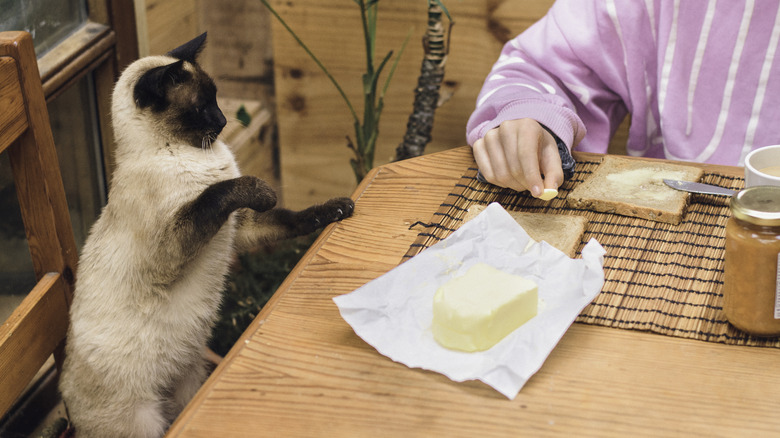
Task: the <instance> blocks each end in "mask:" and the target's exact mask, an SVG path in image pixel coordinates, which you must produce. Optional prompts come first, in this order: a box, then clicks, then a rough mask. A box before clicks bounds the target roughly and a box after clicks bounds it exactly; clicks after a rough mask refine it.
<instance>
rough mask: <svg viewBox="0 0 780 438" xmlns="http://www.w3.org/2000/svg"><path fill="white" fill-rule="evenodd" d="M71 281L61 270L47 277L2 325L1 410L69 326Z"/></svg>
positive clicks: (0, 348)
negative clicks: (68, 280)
mask: <svg viewBox="0 0 780 438" xmlns="http://www.w3.org/2000/svg"><path fill="white" fill-rule="evenodd" d="M66 288H67V284H66V283H65V281H64V280H63V278H62V277H61V276H60V275H59V274H57V273H53V272H52V273H48V274H45V275H44V276H43V278H42V279H41V281H39V282H38V284H37V285H36V286H35V288H34V289H33V290H32V291H31V292H30V293H29V294H28V295H27V296H26V297H25V299H24V300H23V301H22V303H21V304H20V305H19V307H18V308H17V309H16V310H15V311H14V312H13V314H11V316H10V317H9V318H8V319H7V320H6V321H5V322H4V323H3V325H2V326H0V388H3V390H2V391H0V412H6V411H7V410H8V408H9V407H10V406H11V405H12V404H13V402H14V401H15V400H16V397H17V396H18V395H19V394H20V393H21V392H22V390H23V389H24V388H25V387H26V386H27V384H28V382H29V381H30V380H31V379H32V378H33V376H35V373H37V372H38V370H39V369H40V368H41V365H43V363H44V362H45V361H46V359H48V358H49V356H51V354H52V351H54V349H55V347H57V345H58V344H59V343H60V342H62V340H63V339H65V332H66V331H67V329H68V313H67V311H66V309H67V308H68V303H67V300H66V296H65V294H63V293H62V291H63V290H66Z"/></svg>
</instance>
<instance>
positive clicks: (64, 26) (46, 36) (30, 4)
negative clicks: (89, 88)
mask: <svg viewBox="0 0 780 438" xmlns="http://www.w3.org/2000/svg"><path fill="white" fill-rule="evenodd" d="M86 20H87V8H86V2H85V1H84V0H34V1H30V0H0V31H2V30H26V31H27V32H30V34H31V35H32V37H33V42H34V43H35V53H36V54H37V55H38V56H39V57H40V56H41V55H43V54H44V53H46V52H47V51H48V50H49V49H51V48H52V47H54V46H55V45H57V43H59V42H60V41H62V40H64V39H65V38H66V37H67V36H68V35H70V34H71V33H72V32H73V31H74V30H76V29H78V28H79V26H81V25H82V24H83V23H84V22H86Z"/></svg>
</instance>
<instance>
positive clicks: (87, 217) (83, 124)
mask: <svg viewBox="0 0 780 438" xmlns="http://www.w3.org/2000/svg"><path fill="white" fill-rule="evenodd" d="M92 84H93V81H92V76H91V75H87V76H85V77H84V78H83V79H81V80H79V81H78V82H76V84H75V85H73V86H72V87H70V88H69V89H68V90H67V91H65V92H64V93H63V94H61V95H60V96H59V97H57V98H56V99H55V100H54V101H52V102H51V103H50V104H49V106H48V109H49V118H50V120H51V126H52V133H53V135H54V144H55V145H56V147H57V156H58V158H59V162H60V172H61V173H62V180H63V184H64V186H65V194H66V196H67V200H68V209H69V213H70V218H71V222H72V225H73V233H74V235H75V238H76V246H77V247H78V248H79V250H80V249H81V247H82V246H83V244H84V240H85V239H86V237H87V234H88V233H89V228H90V227H91V226H92V223H93V222H94V221H95V220H96V219H97V216H98V215H99V214H100V209H101V208H102V206H103V205H104V204H105V199H106V196H105V187H106V184H105V178H104V177H103V173H102V169H103V167H102V164H101V163H102V156H101V154H100V150H101V148H100V143H99V138H100V137H99V135H98V134H99V132H98V128H97V126H98V125H97V112H96V109H95V108H96V105H95V102H94V98H93V97H92V96H94V90H93V85H92ZM0 249H1V250H0V322H1V321H5V319H6V318H7V317H8V315H10V313H11V311H12V310H13V309H14V308H15V307H16V306H17V305H18V303H19V302H21V299H22V298H23V297H24V294H26V293H27V292H28V291H29V290H30V289H32V287H33V286H34V285H35V274H34V272H33V267H32V260H31V258H30V252H29V248H28V246H27V240H26V238H25V235H24V226H23V224H22V218H21V213H20V209H19V202H18V200H17V198H16V188H15V187H14V184H13V175H12V173H11V167H10V163H9V161H8V155H7V154H2V155H0Z"/></svg>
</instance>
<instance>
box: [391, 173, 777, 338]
mask: <svg viewBox="0 0 780 438" xmlns="http://www.w3.org/2000/svg"><path fill="white" fill-rule="evenodd" d="M599 163H600V161H580V162H578V163H577V170H576V172H575V174H574V177H573V178H572V179H571V180H569V181H567V182H565V183H564V184H563V185H562V186H561V187H560V188H559V195H558V197H557V198H555V199H553V200H552V201H550V202H545V201H541V200H539V199H536V198H533V197H531V196H530V195H529V194H528V193H527V192H524V193H518V192H515V191H512V190H508V189H502V188H500V187H496V186H493V185H491V184H487V183H482V182H480V181H478V180H477V178H476V174H477V169H476V167H474V166H473V167H471V168H469V169H468V171H467V172H466V173H465V174H464V175H463V177H462V178H461V179H460V180H459V181H458V183H457V184H456V185H455V187H454V188H453V191H452V193H450V194H449V196H448V197H447V199H446V200H445V201H444V202H443V203H442V204H441V206H440V207H439V209H438V211H437V212H436V213H435V214H434V216H433V218H432V219H431V222H430V223H428V224H422V226H424V227H425V228H424V230H422V231H421V232H420V233H419V235H418V237H417V239H416V240H415V242H414V243H413V244H412V245H411V246H410V248H409V251H408V252H407V253H406V255H404V260H406V259H408V258H409V257H413V256H414V255H415V254H417V253H419V252H420V251H422V250H423V249H425V248H427V247H429V246H431V245H433V244H435V243H436V242H438V241H440V240H442V239H444V238H445V237H447V236H448V235H449V234H450V233H452V232H453V231H454V230H456V229H458V227H459V226H460V225H461V224H462V223H463V219H462V218H463V216H464V215H465V213H466V212H467V211H468V209H469V207H470V206H472V205H487V204H489V203H491V202H498V203H500V204H501V205H502V206H504V208H506V209H507V210H510V211H511V210H522V211H531V212H539V213H554V214H570V215H578V216H585V217H586V218H588V220H589V223H588V226H587V229H586V231H585V233H584V234H583V236H582V240H581V242H580V246H579V248H578V250H577V257H579V256H580V251H581V250H582V246H583V245H584V244H585V243H586V242H588V241H589V240H590V239H591V238H595V239H596V240H598V242H599V243H600V244H601V245H602V246H603V247H604V249H605V250H606V251H607V254H606V255H605V257H604V273H605V283H604V288H603V289H602V291H601V293H600V294H599V295H598V296H597V297H596V299H595V300H594V301H593V302H592V303H591V304H590V305H588V306H587V307H586V308H585V309H584V310H583V311H582V313H581V314H580V315H579V317H578V318H577V322H580V323H587V324H597V325H603V326H607V327H615V328H621V329H633V330H643V331H651V332H655V333H660V334H664V335H669V336H677V337H683V338H691V339H700V340H704V341H711V342H721V343H726V344H736V345H751V346H763V347H780V337H773V338H760V337H753V336H749V335H747V334H746V333H744V332H742V331H740V330H738V329H736V328H734V327H733V326H731V325H730V324H729V323H728V322H727V321H726V319H725V317H724V315H723V309H722V301H723V295H722V293H721V289H722V286H723V256H724V252H725V250H724V243H725V226H726V221H727V219H728V218H729V216H730V215H729V207H728V202H729V201H728V198H727V197H725V196H714V195H698V194H691V196H690V199H689V205H688V209H687V211H686V214H685V216H684V217H683V221H682V223H680V224H679V225H670V224H664V223H659V222H653V221H649V220H645V219H639V218H632V217H626V216H620V215H616V214H609V213H598V212H593V211H589V210H582V209H573V208H570V207H569V206H568V205H567V204H566V196H568V194H569V192H571V190H572V189H573V188H574V187H576V185H577V184H579V183H581V182H582V181H583V179H584V178H586V177H587V176H588V175H589V174H590V173H592V172H593V171H594V170H595V169H596V167H598V165H599ZM702 182H704V183H707V184H714V185H718V186H721V187H726V188H730V189H735V190H738V189H741V188H742V187H744V180H743V179H742V178H738V177H731V176H724V175H720V174H717V173H705V174H704V176H703V178H702Z"/></svg>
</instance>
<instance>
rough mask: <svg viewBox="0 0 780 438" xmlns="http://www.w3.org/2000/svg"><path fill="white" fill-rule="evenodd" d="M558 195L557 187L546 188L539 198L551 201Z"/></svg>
mask: <svg viewBox="0 0 780 438" xmlns="http://www.w3.org/2000/svg"><path fill="white" fill-rule="evenodd" d="M556 196H558V190H555V189H544V191H543V192H542V194H541V195H539V199H541V200H542V201H549V200H551V199H553V198H554V197H556Z"/></svg>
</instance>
